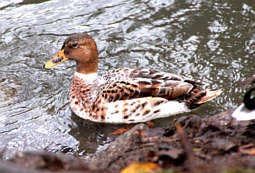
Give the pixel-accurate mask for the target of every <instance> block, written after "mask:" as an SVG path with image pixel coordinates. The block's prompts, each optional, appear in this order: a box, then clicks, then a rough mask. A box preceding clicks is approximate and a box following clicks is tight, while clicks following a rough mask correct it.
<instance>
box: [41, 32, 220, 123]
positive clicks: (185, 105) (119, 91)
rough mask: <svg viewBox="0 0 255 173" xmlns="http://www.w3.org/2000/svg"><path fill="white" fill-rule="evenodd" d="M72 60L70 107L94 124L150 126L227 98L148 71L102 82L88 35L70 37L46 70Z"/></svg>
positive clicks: (124, 71) (115, 72) (125, 71)
mask: <svg viewBox="0 0 255 173" xmlns="http://www.w3.org/2000/svg"><path fill="white" fill-rule="evenodd" d="M67 60H71V61H75V62H76V72H75V73H74V75H73V77H72V80H71V84H70V91H69V101H70V107H71V109H72V111H73V112H74V114H76V115H77V116H79V117H80V118H82V119H86V120H90V121H93V122H99V123H113V124H131V123H141V122H148V121H151V120H153V119H157V118H164V117H169V116H173V115H177V114H181V113H185V112H190V111H191V110H193V109H195V108H197V107H198V106H200V105H202V104H204V103H205V102H208V101H210V100H212V99H213V98H215V97H216V96H218V95H219V94H220V93H221V92H222V91H221V90H220V89H203V84H202V83H201V82H199V81H197V80H192V79H190V78H186V77H184V76H181V75H176V74H173V73H167V72H161V71H157V70H153V69H146V68H125V67H123V68H118V69H112V70H109V71H108V72H105V73H104V74H103V75H101V76H99V75H98V50H97V45H96V42H95V41H94V39H93V38H92V37H91V36H90V35H88V34H87V33H76V34H72V35H70V36H69V37H68V38H67V39H66V40H65V41H64V43H63V46H62V48H61V49H60V50H59V51H58V53H57V54H56V56H54V57H53V58H52V59H50V60H48V61H47V62H45V64H44V68H46V69H48V68H51V67H54V66H56V65H58V64H60V63H62V62H64V61H67Z"/></svg>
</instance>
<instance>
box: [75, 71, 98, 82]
mask: <svg viewBox="0 0 255 173" xmlns="http://www.w3.org/2000/svg"><path fill="white" fill-rule="evenodd" d="M74 76H77V77H78V78H80V79H82V80H83V81H84V82H85V83H88V84H89V83H91V82H94V81H95V80H97V72H96V73H89V74H83V73H79V72H75V74H74Z"/></svg>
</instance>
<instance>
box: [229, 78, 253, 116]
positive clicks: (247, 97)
mask: <svg viewBox="0 0 255 173" xmlns="http://www.w3.org/2000/svg"><path fill="white" fill-rule="evenodd" d="M254 77H255V76H254ZM254 79H255V78H254ZM253 83H255V80H254V81H253ZM232 117H233V118H235V119H236V120H237V121H249V120H254V119H255V87H254V86H253V87H251V88H250V89H248V91H247V92H246V93H245V94H244V98H243V103H242V104H241V105H240V106H238V107H237V108H236V109H235V110H234V111H233V113H232Z"/></svg>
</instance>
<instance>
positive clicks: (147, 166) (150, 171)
mask: <svg viewBox="0 0 255 173" xmlns="http://www.w3.org/2000/svg"><path fill="white" fill-rule="evenodd" d="M160 170H161V168H160V166H159V165H157V164H155V163H150V162H148V163H133V164H131V165H129V166H128V167H126V168H124V169H122V171H121V173H156V172H158V171H160Z"/></svg>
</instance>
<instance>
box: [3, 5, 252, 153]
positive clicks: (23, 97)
mask: <svg viewBox="0 0 255 173" xmlns="http://www.w3.org/2000/svg"><path fill="white" fill-rule="evenodd" d="M0 22H1V25H0V137H1V140H0V149H1V150H3V151H4V157H5V158H8V157H10V156H11V155H12V154H13V153H15V152H16V151H17V150H19V151H22V150H47V151H54V152H65V153H70V154H73V153H76V154H79V155H82V156H87V154H89V153H94V152H96V151H100V150H102V149H103V148H104V147H105V146H106V145H107V143H109V142H110V141H111V140H112V139H113V136H112V135H111V132H112V131H113V130H115V129H117V128H119V127H122V126H116V125H106V124H96V123H91V122H88V121H84V120H81V119H79V118H77V117H76V116H75V115H73V114H72V112H71V110H70V108H69V105H68V91H69V83H70V79H71V77H72V74H73V72H74V64H73V63H71V62H66V63H63V64H61V65H59V66H57V67H56V68H53V69H50V70H45V69H43V68H42V65H43V63H44V62H45V61H47V60H48V59H50V58H51V57H52V56H54V55H55V53H56V52H57V50H58V49H59V48H60V47H61V46H62V43H63V41H64V40H65V38H66V37H67V36H68V35H69V34H72V33H76V32H84V31H85V32H88V33H89V34H90V35H92V36H93V37H94V38H95V40H96V42H97V44H98V49H99V56H100V64H99V69H100V73H103V72H104V71H106V70H109V69H113V68H119V67H123V66H125V67H131V68H136V67H145V68H153V69H157V70H161V71H166V72H173V73H177V74H183V75H185V76H187V77H192V78H197V79H201V80H203V81H204V82H206V83H208V85H209V86H210V87H213V88H222V89H223V92H224V93H223V94H222V95H221V96H220V97H218V98H217V99H215V100H213V101H212V102H210V103H208V104H205V105H203V106H202V107H200V108H199V109H198V110H196V111H194V113H196V114H199V115H201V116H210V115H213V114H215V113H218V112H221V111H224V110H227V109H230V108H234V107H236V106H237V105H239V104H240V103H241V100H242V95H243V93H244V92H245V91H244V89H242V88H238V87H237V85H238V83H239V81H240V80H243V79H245V78H246V77H249V76H251V75H252V74H254V71H255V58H254V53H255V33H254V31H255V4H254V3H253V2H252V1H247V2H243V1H233V2H224V1H213V2H209V1H203V0H196V1H189V0H187V1H183V0H178V1H177V0H176V1H174V0H168V1H166V0H165V1H164V0H144V1H139V0H111V1H110V0H100V1H99V0H98V1H96V0H90V1H84V2H83V1H80V0H75V1H71V0H69V1H62V0H51V1H47V0H39V1H38V0H37V1H36V0H3V1H1V2H0ZM166 120H168V121H166ZM156 123H157V125H158V126H164V125H166V124H169V123H171V119H170V118H169V119H164V120H157V121H156Z"/></svg>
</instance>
